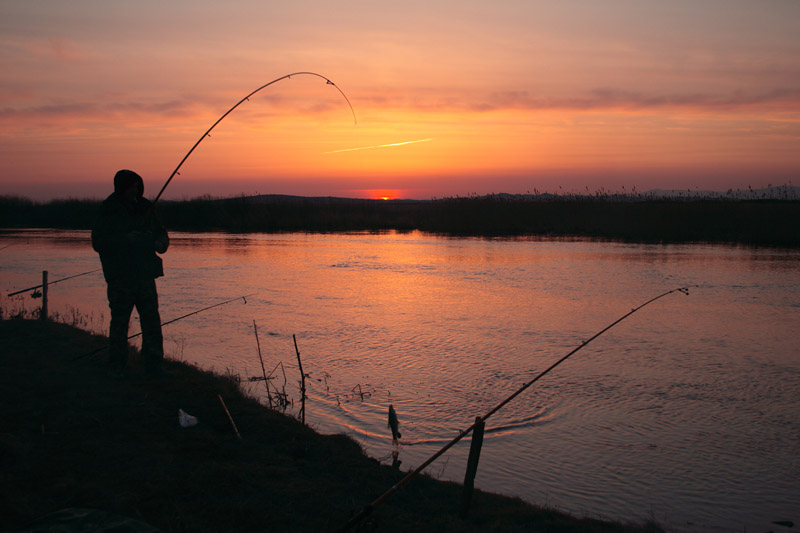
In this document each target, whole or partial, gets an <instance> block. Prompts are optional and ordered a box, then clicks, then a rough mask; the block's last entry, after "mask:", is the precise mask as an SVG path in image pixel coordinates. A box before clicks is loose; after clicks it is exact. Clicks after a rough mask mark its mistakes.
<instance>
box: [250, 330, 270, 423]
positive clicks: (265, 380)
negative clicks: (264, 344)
mask: <svg viewBox="0 0 800 533" xmlns="http://www.w3.org/2000/svg"><path fill="white" fill-rule="evenodd" d="M253 332H254V333H255V335H256V347H257V348H258V360H259V361H261V373H262V374H263V375H264V386H265V387H267V400H268V401H269V406H270V407H272V395H271V394H270V392H269V380H268V379H267V370H266V369H265V368H264V358H263V357H261V342H259V340H258V326H256V321H255V320H253Z"/></svg>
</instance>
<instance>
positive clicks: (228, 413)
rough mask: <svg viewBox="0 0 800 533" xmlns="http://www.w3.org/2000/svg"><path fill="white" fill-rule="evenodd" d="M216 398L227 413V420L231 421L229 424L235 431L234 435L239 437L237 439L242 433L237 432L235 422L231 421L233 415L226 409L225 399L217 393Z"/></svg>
mask: <svg viewBox="0 0 800 533" xmlns="http://www.w3.org/2000/svg"><path fill="white" fill-rule="evenodd" d="M217 398H219V402H220V403H221V404H222V408H223V409H225V414H226V415H228V420H230V421H231V425H232V426H233V431H235V432H236V436H237V437H239V439H241V438H242V435H241V434H240V433H239V428H237V427H236V422H234V421H233V417H232V416H231V412H230V411H228V406H227V405H225V400H223V399H222V395H221V394H217Z"/></svg>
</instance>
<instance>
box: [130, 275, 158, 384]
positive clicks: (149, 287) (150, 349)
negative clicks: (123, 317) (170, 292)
mask: <svg viewBox="0 0 800 533" xmlns="http://www.w3.org/2000/svg"><path fill="white" fill-rule="evenodd" d="M136 310H137V311H139V320H140V321H141V324H142V357H143V358H144V364H145V368H146V369H147V370H148V371H153V370H157V369H159V368H161V364H162V361H163V360H164V338H163V336H162V334H161V316H160V315H159V313H158V292H157V291H156V282H155V280H152V279H151V280H145V281H141V282H140V284H139V291H138V294H137V298H136Z"/></svg>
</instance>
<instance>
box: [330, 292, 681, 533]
mask: <svg viewBox="0 0 800 533" xmlns="http://www.w3.org/2000/svg"><path fill="white" fill-rule="evenodd" d="M689 288H690V287H680V288H678V289H672V290H671V291H667V292H665V293H662V294H659V295H658V296H656V297H655V298H652V299H650V300H648V301H646V302H645V303H643V304H641V305H640V306H639V307H634V308H633V309H631V310H630V311H629V312H628V313H626V314H624V315H623V316H621V317H620V318H618V319H617V320H615V321H614V322H612V323H611V324H609V325H608V326H606V327H605V328H603V329H602V330H600V331H599V332H597V333H596V334H595V335H593V336H592V337H591V338H590V339H589V340H586V341H583V342H582V343H581V344H580V345H579V346H578V347H576V348H575V349H574V350H572V351H571V352H569V353H568V354H567V355H565V356H564V357H562V358H561V359H559V360H558V361H556V362H555V363H553V364H552V365H550V366H549V367H548V368H547V369H546V370H544V371H543V372H540V373H539V374H538V375H537V376H536V377H534V378H533V379H532V380H530V381H528V382H527V383H525V384H524V385H523V386H522V387H520V388H519V389H518V390H517V391H516V392H514V393H513V394H512V395H511V396H509V397H508V398H506V399H505V400H503V401H502V402H500V403H499V404H498V405H497V406H496V407H494V408H493V409H492V410H490V411H489V412H488V413H486V414H485V415H484V416H483V417H480V422H485V421H486V419H487V418H489V417H490V416H492V415H493V414H494V413H496V412H497V411H499V410H500V409H502V408H503V407H504V406H505V405H507V404H508V402H510V401H511V400H513V399H514V398H516V397H517V396H519V395H520V394H522V392H524V391H525V390H526V389H527V388H528V387H530V386H531V385H533V384H534V383H536V382H537V381H539V379H541V378H542V377H543V376H545V375H546V374H547V373H548V372H550V371H551V370H553V369H554V368H555V367H557V366H558V365H560V364H561V363H563V362H564V361H566V360H567V359H569V358H570V357H571V356H572V355H573V354H575V353H576V352H578V351H580V350H582V349H583V348H584V347H586V345H588V344H589V343H590V342H592V341H593V340H595V339H596V338H597V337H599V336H601V335H602V334H603V333H605V332H606V331H608V330H610V329H611V328H613V327H614V326H616V325H617V324H619V323H620V322H622V321H623V320H625V319H626V318H628V317H629V316H631V315H632V314H634V313H635V312H636V311H638V310H640V309H641V308H643V307H645V306H647V305H649V304H651V303H653V302H655V301H656V300H658V299H660V298H663V297H664V296H667V295H668V294H672V293H675V292H681V293H683V294H686V295H688V294H689ZM477 423H479V421H478V420H476V421H475V422H473V423H472V424H471V425H470V426H469V427H468V428H467V429H465V430H464V431H462V432H461V433H459V434H458V436H456V437H455V438H454V439H453V440H451V441H450V442H448V443H447V444H446V445H445V446H444V447H442V449H440V450H439V451H438V452H436V453H435V454H433V455H432V456H430V457H429V458H428V459H427V460H426V461H425V462H423V463H422V464H421V465H419V466H418V467H417V468H415V469H414V470H412V471H411V472H409V473H408V474H407V475H406V477H404V478H403V479H401V480H400V481H399V482H398V483H397V484H395V485H393V486H392V488H390V489H389V490H387V491H386V492H384V493H383V494H382V495H381V496H380V497H379V498H378V499H376V500H375V501H374V502H372V503H370V504H368V505H366V506H365V507H364V508H363V509H362V510H361V512H359V513H358V514H357V515H356V516H354V517H353V518H351V519H350V520H349V521H348V522H347V523H346V524H345V525H344V526H342V527H341V528H340V529H338V530H337V532H343V531H349V530H350V529H352V528H353V526H355V525H356V524H358V523H359V522H360V521H361V520H363V519H364V518H366V517H367V516H368V515H369V514H370V513H371V512H372V511H373V510H374V509H375V508H376V507H378V506H379V505H380V504H382V503H383V502H384V501H385V500H386V499H387V498H389V496H391V495H392V494H394V493H395V492H397V491H398V490H399V489H400V488H401V487H402V486H403V485H405V484H406V483H408V482H409V481H411V479H412V478H414V477H415V476H416V475H417V474H419V473H420V472H422V471H423V470H424V469H425V468H427V467H428V466H429V465H430V464H431V463H433V462H434V461H435V460H436V459H438V458H439V457H441V456H442V455H443V454H444V452H446V451H447V450H449V449H450V448H451V447H452V446H453V445H454V444H456V443H457V442H458V441H460V440H461V439H463V438H464V437H466V436H467V435H468V434H469V432H470V431H472V430H473V429H474V428H475V425H476V424H477Z"/></svg>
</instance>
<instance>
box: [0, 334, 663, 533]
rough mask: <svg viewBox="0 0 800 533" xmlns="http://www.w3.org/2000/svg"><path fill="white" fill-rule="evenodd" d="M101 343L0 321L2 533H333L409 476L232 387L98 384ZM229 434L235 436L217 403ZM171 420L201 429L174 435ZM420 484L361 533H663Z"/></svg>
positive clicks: (229, 382) (181, 374)
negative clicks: (50, 518)
mask: <svg viewBox="0 0 800 533" xmlns="http://www.w3.org/2000/svg"><path fill="white" fill-rule="evenodd" d="M104 342H105V339H104V338H102V337H98V336H95V335H91V334H89V333H86V332H84V331H82V330H78V329H75V328H72V327H69V326H66V325H63V324H55V323H42V322H39V321H32V320H0V345H1V346H2V347H3V350H2V355H0V402H2V405H3V406H4V409H3V410H4V413H3V416H2V422H3V423H2V427H0V524H2V528H3V530H4V531H9V530H10V531H14V530H22V529H24V528H26V527H28V525H29V524H30V523H31V522H33V521H35V520H37V519H40V518H41V517H43V516H45V515H48V514H49V513H53V512H55V511H58V510H61V509H65V508H88V509H100V510H103V511H107V512H111V513H114V514H116V515H122V516H124V517H130V518H132V519H135V520H139V521H142V522H145V523H147V524H150V525H151V526H153V527H156V528H158V529H161V530H164V531H197V532H204V531H209V532H211V531H330V530H335V529H336V528H338V527H340V526H342V525H343V524H344V523H345V522H346V521H347V519H348V517H350V516H351V514H352V513H354V512H356V511H358V510H359V509H361V508H362V507H363V506H364V505H365V504H367V503H369V502H371V501H373V500H374V499H375V498H377V497H378V496H379V495H380V494H382V493H383V492H384V491H386V490H387V489H388V488H389V487H391V486H392V485H393V484H395V483H397V481H399V480H400V479H401V478H402V477H403V476H404V472H400V471H398V470H396V469H392V468H391V467H389V466H382V465H380V464H379V463H378V462H377V461H375V460H373V459H370V458H368V457H366V456H364V455H363V453H362V451H361V449H360V448H359V447H358V445H357V444H356V443H355V442H354V441H352V440H351V439H349V438H347V437H345V436H341V435H340V436H323V435H319V434H317V433H315V432H314V431H312V430H311V429H309V428H308V427H306V426H304V425H302V424H300V423H299V422H298V421H297V420H295V419H293V418H290V417H287V416H284V415H282V414H280V413H277V412H275V411H272V410H269V409H267V408H265V407H263V406H261V405H259V404H258V403H257V402H256V401H255V400H253V399H251V398H248V397H247V396H246V395H244V394H242V392H241V391H240V389H239V387H238V385H237V383H236V380H235V379H232V378H231V377H229V376H227V377H226V376H218V375H212V374H210V373H207V372H203V371H201V370H199V369H197V368H195V367H193V366H190V365H187V364H183V363H178V362H174V361H171V362H169V363H168V365H167V368H168V369H169V370H170V371H171V372H172V373H173V376H172V377H171V378H166V379H158V380H150V379H146V378H145V377H144V375H143V372H142V369H141V367H140V366H139V364H138V363H139V362H138V359H137V358H136V357H134V358H133V360H132V362H131V365H130V366H131V374H130V376H129V377H127V378H126V379H124V380H113V379H110V378H109V377H107V375H106V372H105V368H104V366H103V364H102V361H101V359H100V357H99V356H97V355H92V356H88V357H81V356H82V355H83V354H86V353H87V352H90V351H92V350H93V349H95V348H97V347H98V346H103V345H104ZM218 395H219V396H221V397H222V398H223V399H224V402H225V405H226V406H227V408H228V409H229V410H230V413H231V415H232V417H233V419H234V421H235V423H236V426H237V427H238V430H239V432H240V434H241V436H242V438H241V439H239V438H238V437H237V436H236V434H235V433H234V431H233V428H232V425H231V422H230V421H229V419H228V417H227V415H226V413H225V411H224V409H223V406H222V403H221V402H220V399H219V396H218ZM178 409H183V410H184V411H186V412H188V413H190V414H192V415H194V416H196V417H197V418H198V419H199V421H200V423H199V424H198V425H197V426H195V427H190V428H182V427H181V426H180V425H179V424H178ZM460 497H461V487H460V486H459V485H457V484H454V483H447V482H442V481H438V480H435V479H432V478H430V477H426V476H421V477H418V478H417V479H415V480H413V481H411V482H410V483H409V484H408V485H407V486H406V487H404V488H403V489H401V490H400V491H399V492H398V493H397V494H395V495H394V496H392V497H391V498H389V499H388V500H387V501H386V503H385V504H384V505H382V506H381V507H379V508H378V509H377V510H376V511H375V512H374V513H373V514H372V515H371V516H370V518H369V527H368V529H366V530H369V531H379V532H380V531H422V532H425V531H549V532H556V531H588V532H601V531H602V532H636V531H660V529H659V528H658V527H657V526H653V525H647V526H641V527H639V526H628V525H622V524H617V523H609V522H602V521H599V520H593V519H576V518H573V517H570V516H568V515H565V514H562V513H559V512H556V511H553V510H547V509H541V508H537V507H534V506H531V505H528V504H526V503H524V502H522V501H521V500H517V499H513V498H507V497H503V496H499V495H494V494H489V493H484V492H481V491H476V493H475V495H474V497H473V504H472V512H471V514H470V517H469V519H467V520H461V519H459V518H458V507H459V502H460Z"/></svg>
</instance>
